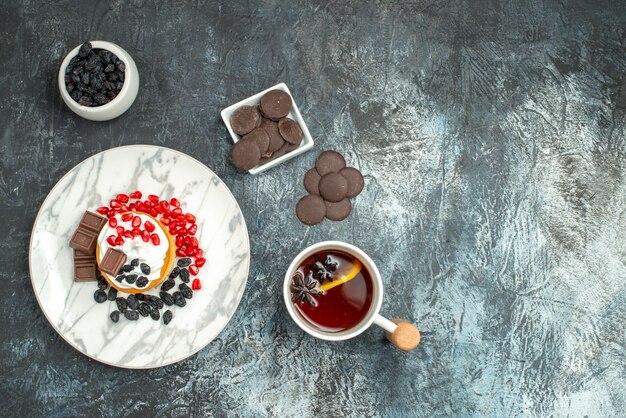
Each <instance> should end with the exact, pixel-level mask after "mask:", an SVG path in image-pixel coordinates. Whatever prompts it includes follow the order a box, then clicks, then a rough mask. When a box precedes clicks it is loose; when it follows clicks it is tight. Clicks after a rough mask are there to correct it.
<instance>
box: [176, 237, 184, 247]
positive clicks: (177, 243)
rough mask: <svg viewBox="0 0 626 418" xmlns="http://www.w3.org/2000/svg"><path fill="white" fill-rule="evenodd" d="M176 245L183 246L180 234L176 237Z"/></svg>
mask: <svg viewBox="0 0 626 418" xmlns="http://www.w3.org/2000/svg"><path fill="white" fill-rule="evenodd" d="M176 246H177V247H182V246H183V237H181V236H180V235H179V236H177V237H176Z"/></svg>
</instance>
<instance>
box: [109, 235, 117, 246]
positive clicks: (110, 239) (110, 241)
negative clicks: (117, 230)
mask: <svg viewBox="0 0 626 418" xmlns="http://www.w3.org/2000/svg"><path fill="white" fill-rule="evenodd" d="M107 242H108V243H109V245H111V246H113V245H115V235H109V236H108V238H107Z"/></svg>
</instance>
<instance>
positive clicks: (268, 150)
mask: <svg viewBox="0 0 626 418" xmlns="http://www.w3.org/2000/svg"><path fill="white" fill-rule="evenodd" d="M222 119H223V121H224V123H225V124H226V127H227V129H228V131H229V133H230V134H231V137H232V139H233V142H234V145H233V147H232V148H231V152H230V156H231V161H232V163H233V165H235V166H236V167H237V168H239V169H240V170H247V171H249V172H250V173H251V174H258V173H260V172H262V171H265V170H267V169H268V168H271V167H274V166H275V165H278V164H280V163H281V162H284V161H286V160H287V159H289V158H293V157H295V156H296V155H299V154H301V153H302V152H305V151H307V150H309V149H311V148H312V147H313V139H312V138H311V135H310V133H309V131H308V129H307V127H306V125H305V123H304V120H303V119H302V116H301V114H300V111H299V110H298V107H297V105H296V104H295V103H294V101H293V98H292V96H291V94H290V92H289V89H288V88H287V86H286V85H285V84H283V83H281V84H278V85H276V86H274V87H271V88H270V89H267V90H265V91H263V92H261V93H258V94H256V95H254V96H252V97H250V98H248V99H246V100H243V101H241V102H239V103H236V104H234V105H232V106H230V107H228V108H226V109H224V110H223V111H222Z"/></svg>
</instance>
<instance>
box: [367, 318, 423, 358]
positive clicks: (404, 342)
mask: <svg viewBox="0 0 626 418" xmlns="http://www.w3.org/2000/svg"><path fill="white" fill-rule="evenodd" d="M374 323H375V324H376V325H378V326H379V327H381V328H382V329H384V330H385V336H386V337H387V339H388V340H389V341H391V343H392V344H393V345H395V346H396V347H397V348H399V349H400V350H403V351H411V350H413V349H415V348H416V347H417V346H418V345H419V343H420V339H421V335H420V331H419V329H417V327H416V326H415V325H413V324H409V323H408V322H406V321H403V320H401V319H394V320H391V321H390V320H388V319H387V318H385V317H383V316H381V315H378V314H377V315H376V316H375V317H374Z"/></svg>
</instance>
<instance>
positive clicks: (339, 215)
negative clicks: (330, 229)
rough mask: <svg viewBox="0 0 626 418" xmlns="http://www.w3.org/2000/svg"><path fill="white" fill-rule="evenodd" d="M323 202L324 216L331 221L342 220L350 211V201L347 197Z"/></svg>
mask: <svg viewBox="0 0 626 418" xmlns="http://www.w3.org/2000/svg"><path fill="white" fill-rule="evenodd" d="M324 204H325V205H326V218H328V219H330V220H331V221H343V220H344V219H346V218H347V217H348V215H350V212H351V211H352V202H351V201H350V199H348V198H345V199H343V200H340V201H339V202H329V201H325V202H324Z"/></svg>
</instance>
